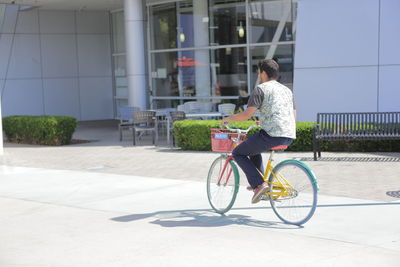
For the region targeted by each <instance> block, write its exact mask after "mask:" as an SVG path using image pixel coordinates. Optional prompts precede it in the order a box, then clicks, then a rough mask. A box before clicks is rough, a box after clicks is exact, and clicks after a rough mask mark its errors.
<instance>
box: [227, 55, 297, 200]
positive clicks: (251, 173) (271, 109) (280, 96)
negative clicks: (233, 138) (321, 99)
mask: <svg viewBox="0 0 400 267" xmlns="http://www.w3.org/2000/svg"><path fill="white" fill-rule="evenodd" d="M257 67H258V78H259V81H260V84H259V85H258V86H257V87H256V89H255V90H254V91H253V92H252V94H251V95H250V98H249V101H248V104H247V109H246V110H245V111H243V112H240V113H238V114H235V115H232V116H230V117H227V118H224V119H223V120H222V122H221V124H223V125H224V124H227V123H229V122H231V121H246V120H248V119H250V118H251V117H252V116H253V115H254V113H255V112H256V111H257V109H258V110H259V111H260V117H259V120H260V126H261V130H260V131H259V132H257V133H255V134H253V135H252V136H250V137H249V138H247V139H246V140H245V141H244V142H242V143H241V144H240V145H239V146H237V147H236V148H235V149H234V150H233V152H232V155H233V157H234V159H235V161H236V162H237V164H238V165H239V166H240V167H241V168H242V170H243V172H244V173H245V174H246V177H247V180H248V182H249V184H250V187H248V189H249V190H252V191H253V192H254V195H253V197H252V201H251V202H252V203H257V202H259V201H260V196H261V195H262V194H264V193H265V192H267V191H268V189H269V187H268V183H267V182H264V179H263V178H262V173H263V170H262V168H263V167H262V166H263V164H262V157H261V152H265V151H268V150H269V149H271V148H272V147H275V146H280V145H290V144H291V143H292V141H293V140H294V139H296V120H295V110H294V103H293V94H292V91H291V90H290V89H289V88H287V87H286V86H284V85H282V84H281V83H279V82H278V81H277V78H278V75H279V65H278V63H276V62H275V61H274V60H272V59H268V60H262V61H260V62H259V63H258V66H257Z"/></svg>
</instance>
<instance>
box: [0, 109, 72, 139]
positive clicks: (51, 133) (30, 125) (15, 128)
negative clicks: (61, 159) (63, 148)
mask: <svg viewBox="0 0 400 267" xmlns="http://www.w3.org/2000/svg"><path fill="white" fill-rule="evenodd" d="M76 124H77V122H76V119H75V118H72V117H68V116H10V117H5V118H3V129H4V132H5V134H6V136H7V139H8V141H10V142H14V143H25V144H37V145H66V144H70V143H71V139H72V134H73V133H74V131H75V128H76Z"/></svg>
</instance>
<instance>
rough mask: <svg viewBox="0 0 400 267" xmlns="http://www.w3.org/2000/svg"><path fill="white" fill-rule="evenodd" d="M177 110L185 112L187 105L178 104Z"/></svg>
mask: <svg viewBox="0 0 400 267" xmlns="http://www.w3.org/2000/svg"><path fill="white" fill-rule="evenodd" d="M176 110H177V111H183V112H185V105H183V104H182V105H178V106H177V107H176Z"/></svg>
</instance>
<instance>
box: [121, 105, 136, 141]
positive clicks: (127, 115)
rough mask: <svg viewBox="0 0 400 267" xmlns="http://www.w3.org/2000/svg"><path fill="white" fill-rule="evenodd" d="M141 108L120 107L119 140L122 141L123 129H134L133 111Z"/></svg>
mask: <svg viewBox="0 0 400 267" xmlns="http://www.w3.org/2000/svg"><path fill="white" fill-rule="evenodd" d="M137 110H140V109H139V108H138V107H130V106H120V107H119V114H120V115H119V124H118V131H119V141H122V130H124V129H132V126H133V117H132V116H133V112H134V111H137Z"/></svg>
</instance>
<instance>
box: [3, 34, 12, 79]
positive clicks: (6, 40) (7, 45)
mask: <svg viewBox="0 0 400 267" xmlns="http://www.w3.org/2000/svg"><path fill="white" fill-rule="evenodd" d="M12 37H13V35H12V34H2V35H1V36H0V79H4V78H5V77H6V74H7V65H8V59H9V57H10V52H11V43H12Z"/></svg>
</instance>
